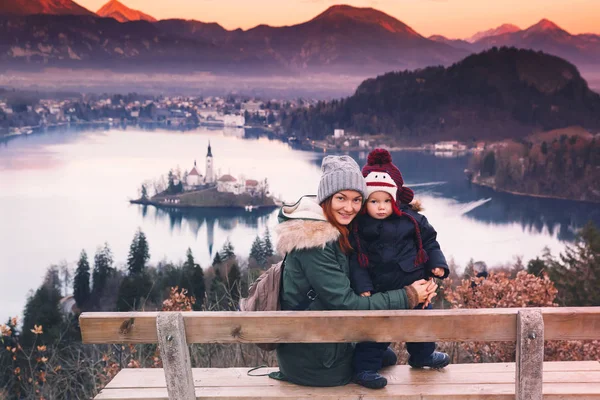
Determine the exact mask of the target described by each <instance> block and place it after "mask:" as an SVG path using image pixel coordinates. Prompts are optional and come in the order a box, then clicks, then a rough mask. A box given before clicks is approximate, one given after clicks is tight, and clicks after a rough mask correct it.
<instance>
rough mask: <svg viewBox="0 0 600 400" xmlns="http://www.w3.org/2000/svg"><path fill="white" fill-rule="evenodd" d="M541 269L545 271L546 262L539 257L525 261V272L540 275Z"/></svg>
mask: <svg viewBox="0 0 600 400" xmlns="http://www.w3.org/2000/svg"><path fill="white" fill-rule="evenodd" d="M543 271H547V267H546V263H545V262H544V260H542V259H541V258H539V257H536V258H535V259H533V260H529V262H528V263H527V273H528V274H532V275H535V276H540V275H542V272H543Z"/></svg>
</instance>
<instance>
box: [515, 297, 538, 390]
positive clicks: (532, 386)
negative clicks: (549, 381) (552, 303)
mask: <svg viewBox="0 0 600 400" xmlns="http://www.w3.org/2000/svg"><path fill="white" fill-rule="evenodd" d="M543 367H544V320H543V318H542V312H541V310H537V309H531V310H519V313H518V314H517V357H516V377H515V382H516V388H515V390H516V391H515V393H516V399H517V400H542V386H543Z"/></svg>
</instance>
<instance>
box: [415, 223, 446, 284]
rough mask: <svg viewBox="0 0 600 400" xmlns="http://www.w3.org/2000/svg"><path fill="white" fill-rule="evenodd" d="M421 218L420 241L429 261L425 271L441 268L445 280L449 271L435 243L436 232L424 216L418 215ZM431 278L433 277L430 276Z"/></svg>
mask: <svg viewBox="0 0 600 400" xmlns="http://www.w3.org/2000/svg"><path fill="white" fill-rule="evenodd" d="M419 216H420V217H421V219H420V222H419V228H420V229H421V240H422V241H423V248H424V249H425V251H426V252H427V255H428V256H429V260H428V261H427V263H426V264H425V269H426V270H427V271H428V272H429V273H431V271H432V270H433V269H435V268H438V267H441V268H444V270H445V271H446V272H445V273H444V277H443V278H442V279H445V278H447V277H448V274H449V273H450V270H449V268H448V263H447V262H446V257H445V256H444V253H443V252H442V249H441V248H440V244H439V243H438V241H437V232H436V231H435V229H434V228H433V226H431V224H430V223H429V221H427V218H425V216H424V215H419ZM431 276H433V275H431Z"/></svg>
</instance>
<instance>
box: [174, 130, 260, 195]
mask: <svg viewBox="0 0 600 400" xmlns="http://www.w3.org/2000/svg"><path fill="white" fill-rule="evenodd" d="M211 187H216V188H217V191H219V192H222V193H233V194H236V195H240V194H244V193H247V194H250V195H251V196H258V195H261V194H264V195H267V196H268V195H269V188H268V184H267V180H266V179H265V180H263V181H257V180H254V179H246V178H244V177H240V178H239V179H237V178H235V177H234V176H232V175H230V174H225V175H222V176H220V177H217V174H216V173H215V170H214V160H213V154H212V147H211V145H210V142H208V152H207V153H206V170H205V174H204V175H202V173H201V172H200V170H199V169H198V166H197V165H196V161H194V167H193V168H192V170H191V171H190V172H189V173H188V174H187V175H186V176H185V178H184V179H183V190H184V191H185V192H190V191H195V190H202V189H208V188H211Z"/></svg>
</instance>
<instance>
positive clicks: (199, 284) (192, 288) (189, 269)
mask: <svg viewBox="0 0 600 400" xmlns="http://www.w3.org/2000/svg"><path fill="white" fill-rule="evenodd" d="M183 275H184V277H185V279H184V280H185V285H182V287H185V289H187V290H188V293H189V294H190V295H192V296H194V297H195V298H196V302H195V303H194V304H193V307H194V310H196V311H199V310H201V309H202V303H203V302H204V296H205V292H206V287H205V283H204V271H203V270H202V267H201V266H200V265H198V264H196V263H195V261H194V256H193V254H192V249H190V248H188V250H187V253H186V261H185V263H184V264H183Z"/></svg>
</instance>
